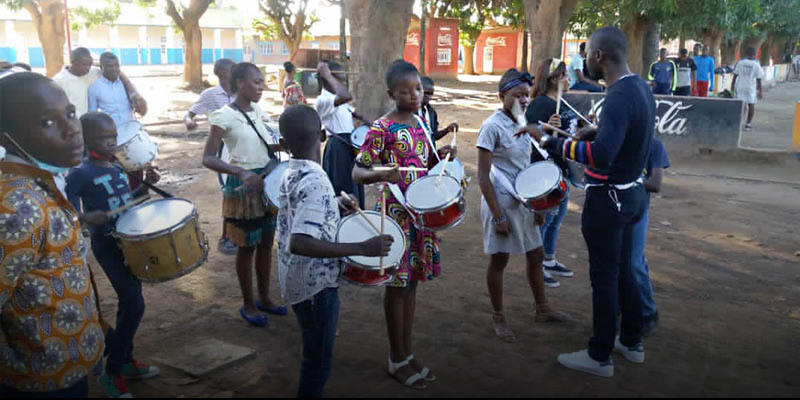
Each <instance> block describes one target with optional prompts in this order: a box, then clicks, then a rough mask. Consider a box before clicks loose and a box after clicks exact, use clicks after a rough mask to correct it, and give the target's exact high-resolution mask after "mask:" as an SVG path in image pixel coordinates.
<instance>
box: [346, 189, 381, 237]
mask: <svg viewBox="0 0 800 400" xmlns="http://www.w3.org/2000/svg"><path fill="white" fill-rule="evenodd" d="M341 195H342V197H345V198H347V199H349V200H350V202H351V203H353V208H355V209H356V212H358V215H360V216H361V217H362V218H364V221H367V223H368V224H369V226H371V227H372V229H373V230H374V231H375V233H380V230H378V227H377V226H375V224H373V223H372V221H370V219H369V217H367V214H364V211H361V208H360V207H359V206H358V203H356V202H355V200H354V199H353V198H352V197H350V195H349V194H347V193H345V192H344V190H342V192H341Z"/></svg>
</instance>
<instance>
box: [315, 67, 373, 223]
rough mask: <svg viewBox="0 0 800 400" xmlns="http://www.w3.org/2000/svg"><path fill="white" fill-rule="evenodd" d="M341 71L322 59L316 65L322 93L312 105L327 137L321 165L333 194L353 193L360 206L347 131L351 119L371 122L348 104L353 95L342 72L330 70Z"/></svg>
mask: <svg viewBox="0 0 800 400" xmlns="http://www.w3.org/2000/svg"><path fill="white" fill-rule="evenodd" d="M342 70H343V68H342V67H341V65H340V64H338V63H336V62H330V61H327V62H321V63H319V65H318V66H317V76H318V78H319V82H320V86H321V87H322V92H321V93H320V95H319V96H317V100H316V103H314V107H315V108H316V110H317V113H318V114H319V117H320V119H321V120H322V126H323V127H324V128H325V131H326V134H327V137H328V139H329V140H328V142H327V143H326V144H325V153H324V155H323V157H322V168H323V169H324V170H325V173H327V174H328V178H330V180H331V183H332V184H333V188H334V191H335V193H341V192H342V191H345V192H347V193H352V194H354V195H356V197H357V198H358V203H359V206H360V207H361V208H364V186H363V185H359V184H357V183H355V182H354V181H353V164H354V160H355V151H354V149H353V147H352V145H351V142H350V134H351V133H352V132H353V129H354V126H353V118H358V119H360V120H362V121H364V122H366V123H368V124H369V123H370V122H369V121H365V120H364V119H363V118H361V117H360V116H359V115H358V114H356V113H355V110H354V109H353V107H351V106H350V105H349V104H348V103H350V102H351V101H353V96H352V95H351V94H350V92H349V91H348V90H347V85H346V84H345V83H344V82H346V81H345V77H344V76H343V74H341V73H338V74H337V76H334V72H331V71H335V72H341V71H342Z"/></svg>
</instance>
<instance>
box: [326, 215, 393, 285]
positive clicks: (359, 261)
mask: <svg viewBox="0 0 800 400" xmlns="http://www.w3.org/2000/svg"><path fill="white" fill-rule="evenodd" d="M364 214H366V215H367V218H369V220H370V221H372V223H373V224H374V225H375V226H378V227H379V226H381V213H379V212H377V211H364ZM384 234H386V235H391V236H392V238H394V243H392V247H391V249H390V250H389V255H388V256H386V257H384V258H383V266H384V270H385V271H384V275H383V276H381V274H380V257H366V256H350V257H345V258H343V259H342V261H343V262H344V263H345V268H344V274H343V275H342V276H343V277H344V278H345V279H347V280H348V281H350V282H352V283H355V284H357V285H362V286H378V285H384V284H387V283H389V282H391V281H392V279H393V275H392V270H393V269H395V268H396V267H397V266H398V265H400V261H402V259H403V254H405V251H406V237H405V234H403V230H402V229H401V228H400V225H398V224H397V222H395V221H394V220H393V219H391V218H389V217H385V218H384ZM375 236H378V234H377V233H376V232H375V230H374V229H373V228H372V227H371V226H370V225H369V223H367V221H365V220H364V217H362V216H361V215H360V214H351V215H349V216H347V217H344V218H342V221H341V222H340V223H339V229H338V231H337V233H336V241H337V242H339V243H360V242H363V241H365V240H368V239H370V238H373V237H375Z"/></svg>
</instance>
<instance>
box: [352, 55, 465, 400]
mask: <svg viewBox="0 0 800 400" xmlns="http://www.w3.org/2000/svg"><path fill="white" fill-rule="evenodd" d="M386 84H387V86H388V89H389V90H388V93H389V97H390V98H391V99H392V100H394V102H395V108H394V109H393V110H392V111H390V112H389V113H388V114H386V115H385V116H383V117H382V118H380V119H378V120H377V121H375V123H373V124H372V128H371V129H370V132H369V133H368V134H367V139H366V141H365V142H364V144H363V145H362V146H361V152H360V154H359V155H358V156H357V157H356V166H355V167H354V168H353V179H354V180H356V181H357V182H358V183H361V184H369V183H375V182H389V183H394V184H397V185H398V186H399V188H400V190H401V191H402V192H403V194H405V192H406V189H407V188H408V186H409V185H410V184H411V183H412V182H414V181H415V180H417V179H419V178H421V177H423V176H425V175H426V172H415V171H409V172H402V173H401V172H400V171H399V170H398V168H397V167H420V168H432V167H433V166H435V165H436V163H437V162H438V160H439V158H444V157H445V156H446V155H447V154H448V153H450V155H451V157H455V156H456V152H455V149H453V148H451V147H450V146H443V147H442V148H440V149H439V150H438V153H439V157H436V156H435V155H434V154H433V151H435V150H434V149H433V147H432V146H431V144H430V143H431V142H430V139H429V138H428V136H427V133H426V130H425V125H424V122H422V121H421V120H419V119H418V118H417V117H415V116H414V114H415V113H416V112H417V110H419V108H420V106H421V105H422V96H423V93H422V84H421V82H420V76H419V72H418V71H417V69H416V67H414V66H413V65H412V64H409V63H407V62H405V61H402V60H398V61H395V62H394V63H393V64H392V65H391V66H390V67H389V70H388V71H387V72H386ZM376 164H382V165H390V166H394V167H395V168H394V169H392V170H389V171H381V172H378V171H373V170H371V169H370V168H371V167H372V166H374V165H376ZM382 195H383V196H385V198H386V209H387V211H386V214H387V215H388V216H389V217H390V218H392V219H394V220H395V221H396V222H397V224H398V225H400V227H401V228H402V229H403V231H404V232H405V235H406V243H407V245H406V246H407V247H406V253H405V254H404V256H403V258H402V260H401V262H400V265H399V266H398V267H397V268H396V269H395V270H394V271H393V280H392V281H391V283H389V284H388V285H387V287H386V295H385V297H384V312H385V314H386V325H387V329H388V332H389V346H390V348H391V354H390V357H389V363H388V370H389V373H390V374H391V375H392V376H394V377H395V378H396V379H397V380H398V381H399V382H400V383H403V384H404V385H406V386H409V387H412V388H417V389H422V388H425V387H426V381H433V380H435V379H436V377H435V376H434V375H433V373H431V371H430V370H429V369H428V368H427V367H424V366H423V364H422V363H420V362H419V361H417V360H415V359H414V356H413V353H412V343H413V338H412V336H413V323H414V309H415V303H416V288H417V283H418V282H419V281H429V280H431V279H433V278H435V277H438V276H439V275H440V274H441V264H440V256H439V240H438V239H437V237H436V235H435V234H434V233H433V232H429V231H421V230H418V229H417V228H416V227H415V226H414V225H413V223H412V220H411V217H410V215H409V214H408V212H407V211H406V209H405V208H404V207H403V205H401V204H400V203H399V202H398V200H397V199H395V198H394V196H392V195H391V193H390V192H389V190H385V191H384V192H383V194H382ZM376 209H379V206H376Z"/></svg>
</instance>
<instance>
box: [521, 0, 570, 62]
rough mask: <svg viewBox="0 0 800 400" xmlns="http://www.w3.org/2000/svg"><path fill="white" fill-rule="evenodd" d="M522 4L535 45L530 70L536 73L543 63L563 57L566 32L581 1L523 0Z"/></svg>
mask: <svg viewBox="0 0 800 400" xmlns="http://www.w3.org/2000/svg"><path fill="white" fill-rule="evenodd" d="M522 2H523V5H524V9H525V20H526V22H527V25H528V29H529V30H530V32H531V41H532V44H533V54H532V57H531V63H530V69H531V71H536V69H537V68H538V66H539V65H538V64H541V62H542V61H544V60H546V59H548V58H558V57H561V56H562V54H561V46H562V37H563V36H564V30H565V29H566V28H567V25H568V23H569V21H570V18H571V17H572V14H573V12H574V11H575V8H576V7H577V5H578V2H579V0H523V1H522Z"/></svg>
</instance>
